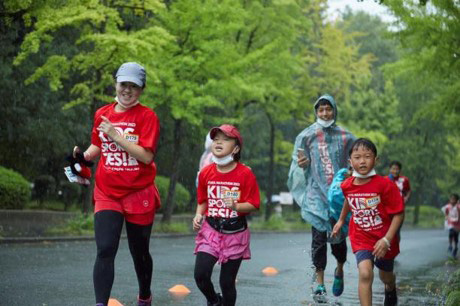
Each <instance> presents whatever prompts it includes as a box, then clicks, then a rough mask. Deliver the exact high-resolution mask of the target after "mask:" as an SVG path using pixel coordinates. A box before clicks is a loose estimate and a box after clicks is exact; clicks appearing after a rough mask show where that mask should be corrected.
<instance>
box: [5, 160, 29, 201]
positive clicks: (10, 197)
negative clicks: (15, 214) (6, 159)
mask: <svg viewBox="0 0 460 306" xmlns="http://www.w3.org/2000/svg"><path fill="white" fill-rule="evenodd" d="M29 199H30V183H29V182H28V181H27V180H26V179H25V178H24V177H23V176H22V175H21V174H19V173H17V172H15V171H13V170H10V169H7V168H4V167H1V166H0V208H1V209H22V208H24V206H25V205H26V203H27V201H28V200H29Z"/></svg>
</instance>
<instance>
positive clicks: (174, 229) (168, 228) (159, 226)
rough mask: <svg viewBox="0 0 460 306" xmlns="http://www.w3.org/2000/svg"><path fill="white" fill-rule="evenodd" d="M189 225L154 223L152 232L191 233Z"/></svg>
mask: <svg viewBox="0 0 460 306" xmlns="http://www.w3.org/2000/svg"><path fill="white" fill-rule="evenodd" d="M190 224H191V223H190ZM190 224H189V223H185V222H170V223H155V224H154V227H153V231H154V232H156V233H173V234H187V233H191V232H192V227H191V225H190Z"/></svg>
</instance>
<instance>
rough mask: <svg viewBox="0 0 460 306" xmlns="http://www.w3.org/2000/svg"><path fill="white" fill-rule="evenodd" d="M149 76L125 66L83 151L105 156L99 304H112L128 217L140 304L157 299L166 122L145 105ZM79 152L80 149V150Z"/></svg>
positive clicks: (99, 194)
mask: <svg viewBox="0 0 460 306" xmlns="http://www.w3.org/2000/svg"><path fill="white" fill-rule="evenodd" d="M145 80H146V73H145V69H144V67H142V66H141V65H139V64H137V63H133V62H130V63H124V64H123V65H121V66H120V68H119V69H118V71H117V74H116V94H117V96H116V98H115V101H114V103H111V104H108V105H106V106H103V107H101V108H100V109H98V110H97V111H96V114H95V116H94V126H93V131H92V136H91V145H90V146H89V147H88V149H87V150H86V151H85V152H84V153H83V155H84V158H85V159H86V160H92V159H94V158H96V157H98V156H100V160H99V163H98V167H97V170H96V176H95V178H96V185H95V188H94V205H95V206H94V212H95V214H94V232H95V238H96V246H97V257H96V262H95V264H94V271H93V282H94V291H95V295H96V305H97V306H104V305H107V304H108V300H109V297H110V291H111V289H112V285H113V280H114V261H115V255H116V253H117V250H118V244H119V240H120V235H121V230H122V227H123V221H125V222H126V233H127V236H128V244H129V249H130V251H131V255H132V257H133V261H134V267H135V270H136V274H137V278H138V282H139V295H138V302H137V304H138V305H142V306H149V305H151V302H152V293H151V288H150V286H151V280H152V257H151V255H150V252H149V241H150V234H151V230H152V225H153V220H154V217H155V210H156V209H157V208H158V207H159V206H160V197H159V194H158V190H157V188H156V186H155V183H154V181H155V176H156V166H155V163H154V161H153V158H154V153H155V150H156V146H157V141H158V137H159V129H160V125H159V121H158V118H157V116H156V114H155V113H154V112H153V111H152V110H151V109H150V108H148V107H146V106H143V105H141V104H140V103H139V100H138V98H139V97H140V95H141V94H142V92H143V90H144V87H145ZM79 151H80V149H79V148H78V147H75V149H74V154H75V153H76V152H79Z"/></svg>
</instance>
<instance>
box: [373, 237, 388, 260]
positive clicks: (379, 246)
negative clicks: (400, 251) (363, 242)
mask: <svg viewBox="0 0 460 306" xmlns="http://www.w3.org/2000/svg"><path fill="white" fill-rule="evenodd" d="M388 250H390V242H389V241H388V240H387V239H386V238H385V237H383V238H382V239H380V240H379V241H377V242H376V243H375V245H374V251H373V252H372V255H374V256H375V257H377V258H383V257H384V256H385V254H386V253H387V252H388Z"/></svg>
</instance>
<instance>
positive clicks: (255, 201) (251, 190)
mask: <svg viewBox="0 0 460 306" xmlns="http://www.w3.org/2000/svg"><path fill="white" fill-rule="evenodd" d="M246 177H247V179H246V180H245V186H244V188H242V189H243V190H242V192H241V198H240V202H241V203H244V202H248V203H250V204H252V205H253V206H254V207H255V208H257V209H259V207H260V194H259V186H258V185H257V180H256V176H255V175H254V173H252V171H251V170H249V169H248V172H247V175H246Z"/></svg>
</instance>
